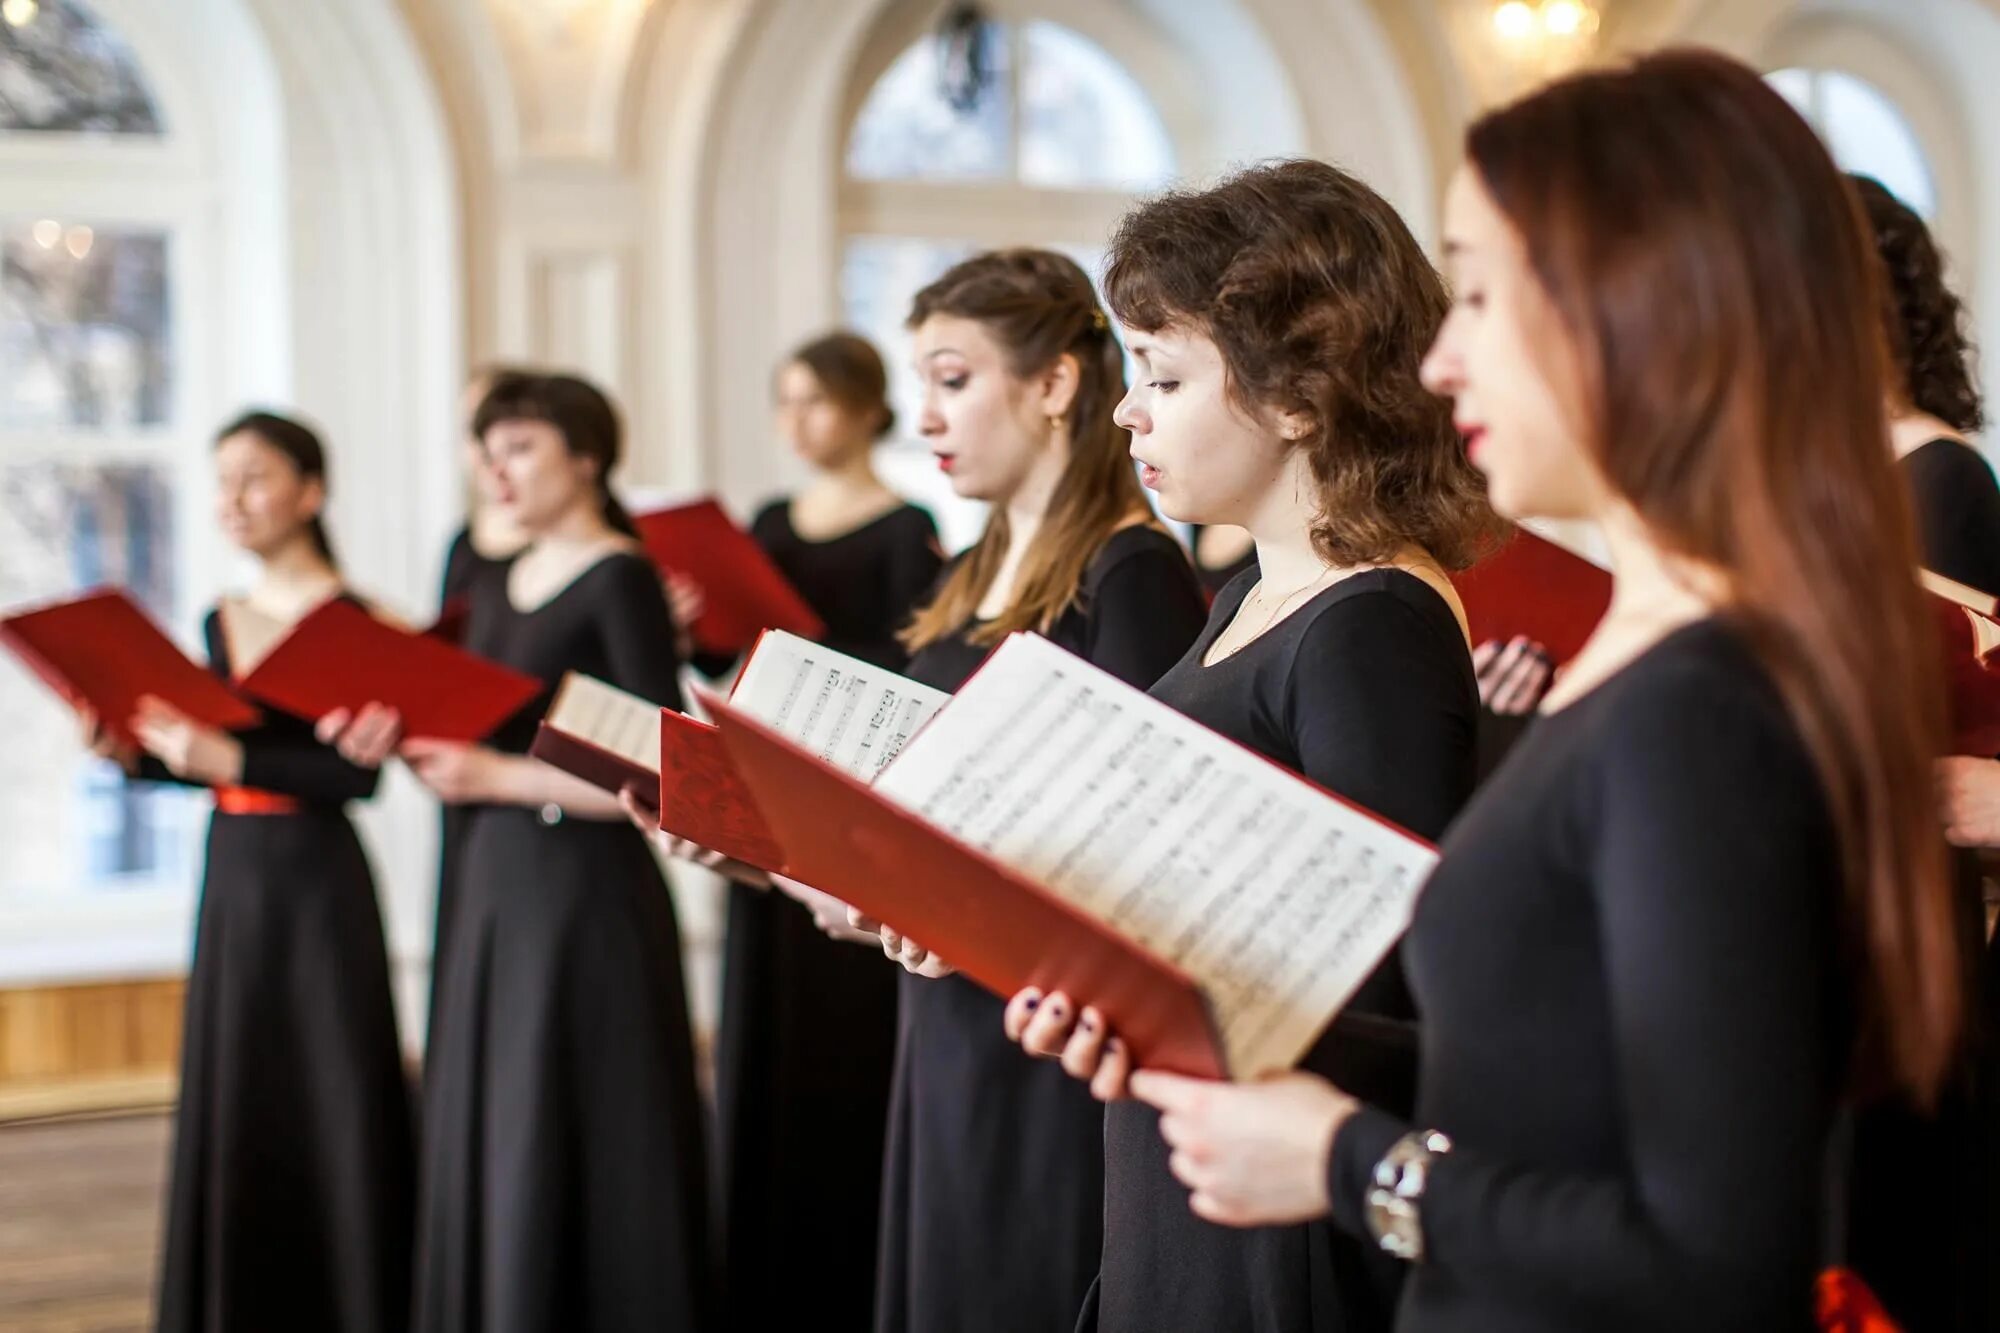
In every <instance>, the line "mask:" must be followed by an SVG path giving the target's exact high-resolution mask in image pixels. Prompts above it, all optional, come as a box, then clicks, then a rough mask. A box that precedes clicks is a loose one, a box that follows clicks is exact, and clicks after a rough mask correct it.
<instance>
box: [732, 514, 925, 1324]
mask: <svg viewBox="0 0 2000 1333" xmlns="http://www.w3.org/2000/svg"><path fill="white" fill-rule="evenodd" d="M750 532H751V535H752V536H753V537H755V538H756V539H757V542H758V544H759V545H761V546H762V547H763V548H764V549H765V550H766V551H767V552H769V553H770V555H771V558H772V560H773V561H774V562H775V563H776V564H777V566H778V568H779V569H781V570H783V571H784V574H785V577H786V578H787V579H789V580H790V581H791V583H792V586H793V587H795V588H797V589H798V590H799V592H800V593H801V594H802V595H803V596H804V597H805V599H806V601H807V603H808V604H809V605H811V607H812V608H813V610H814V611H816V612H818V613H819V616H820V618H821V619H822V620H824V621H825V622H826V627H827V634H826V639H825V642H826V643H827V644H828V645H829V646H831V647H833V648H835V649H837V650H838V651H840V652H843V653H847V654H849V655H851V656H854V657H859V658H861V659H863V660H864V661H868V662H873V663H876V664H877V665H879V666H884V667H888V668H890V669H891V670H894V671H901V670H903V669H904V667H905V666H906V665H907V663H906V661H905V657H904V653H903V649H902V646H901V645H900V644H899V643H897V642H896V632H897V631H898V630H899V629H901V628H902V627H903V625H905V624H906V623H907V622H908V621H909V618H910V612H911V611H912V610H913V609H914V607H915V605H916V603H917V601H918V599H919V598H921V597H922V596H923V595H924V593H925V592H926V591H927V590H929V588H930V587H931V585H932V584H933V583H934V582H935V581H936V579H937V573H938V567H939V565H940V564H941V563H942V558H941V557H940V556H939V554H938V547H937V529H936V527H935V526H934V525H933V524H932V522H931V517H930V515H929V514H927V513H925V512H924V511H923V510H921V509H918V508H916V507H914V506H912V505H904V506H902V507H901V508H899V509H896V510H893V511H891V512H890V513H887V514H885V515H883V516H882V517H880V518H878V519H875V520H874V521H872V522H870V523H867V524H864V525H862V526H861V527H859V528H856V529H854V530H853V531H851V532H848V533H844V534H842V535H841V536H838V537H835V538H833V539H832V540H830V541H808V540H806V539H805V538H803V537H801V536H799V534H798V532H797V531H796V530H795V529H794V528H793V527H792V522H791V510H790V506H789V505H788V504H787V503H784V502H779V503H777V504H773V505H770V506H768V507H767V508H765V509H764V510H763V511H762V512H761V513H759V514H758V515H757V518H756V521H755V522H754V523H752V524H751V528H750ZM726 940H727V943H726V946H725V952H724V960H723V971H722V1019H721V1024H720V1029H719V1031H718V1033H717V1039H716V1057H715V1058H716V1120H717V1133H716V1138H717V1152H718V1156H719V1159H720V1161H719V1167H718V1170H719V1175H720V1182H721V1183H720V1189H719V1193H720V1194H721V1200H720V1208H721V1213H722V1219H723V1245H724V1255H723V1272H724V1310H725V1312H726V1315H727V1320H728V1324H729V1326H730V1327H732V1328H740V1329H766V1328H773V1329H775V1328H806V1327H811V1328H814V1329H823V1330H826V1333H841V1331H842V1330H856V1331H857V1333H859V1331H860V1330H865V1329H867V1328H868V1327H869V1324H870V1311H871V1310H872V1308H873V1305H874V1295H875V1264H876V1245H875V1235H876V1226H877V1223H878V1218H879V1213H880V1207H881V1184H882V1172H881V1161H882V1143H883V1136H884V1133H885V1130H886V1126H887V1124H888V1117H889V1076H890V1069H891V1067H892V1065H893V1063H894V1060H895V1051H896V984H897V983H896V969H895V968H893V967H888V966H884V960H883V959H882V957H881V956H880V954H879V953H876V952H870V951H869V950H867V949H863V948H860V947H858V946H856V945H853V944H847V943H843V942H841V941H837V940H831V939H828V938H827V937H826V936H825V935H824V934H822V933H821V932H820V930H819V928H818V927H817V926H815V925H814V924H813V922H812V918H811V916H810V915H808V914H807V913H806V912H805V911H804V910H802V909H801V908H800V907H799V906H798V904H796V903H794V902H792V901H791V900H790V899H788V898H786V897H785V896H784V895H782V894H779V893H773V892H770V891H769V890H764V889H753V888H747V887H745V886H743V885H740V884H739V885H734V886H732V887H731V889H730V896H729V928H728V934H727V936H726Z"/></svg>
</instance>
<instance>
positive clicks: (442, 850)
mask: <svg viewBox="0 0 2000 1333" xmlns="http://www.w3.org/2000/svg"><path fill="white" fill-rule="evenodd" d="M505 563H506V562H505V561H501V560H491V559H488V558H487V557H486V556H483V555H481V554H479V551H478V550H477V548H475V547H474V546H473V544H472V529H471V528H469V527H466V528H460V529H459V530H458V535H457V536H456V537H453V538H452V539H451V549H450V550H449V551H447V552H446V553H445V558H444V585H443V587H442V588H441V589H440V591H439V594H438V605H439V607H440V608H444V609H450V608H452V607H453V606H454V605H457V606H459V607H461V608H462V607H463V606H464V604H465V603H466V602H467V601H468V599H469V598H470V597H471V595H472V585H473V583H474V582H475V581H476V580H477V579H478V578H479V576H480V574H481V571H483V570H489V569H495V568H498V567H499V566H501V565H503V564H505ZM468 813H469V812H468V811H467V810H466V809H465V808H464V807H463V806H457V805H447V806H445V807H444V809H443V812H442V814H441V815H440V817H439V824H440V826H439V830H438V890H437V916H436V920H435V924H434V925H433V926H432V929H431V993H430V1003H429V1005H428V1007H427V1008H426V1010H425V1015H426V1016H425V1020H424V1021H425V1025H426V1028H427V1029H434V1028H435V1027H436V1026H437V1013H438V973H439V972H440V970H441V968H440V966H439V963H440V961H441V960H442V959H443V958H444V955H445V940H446V937H447V936H449V935H450V933H451V909H452V902H453V896H452V891H453V886H454V885H456V884H457V882H458V875H457V870H456V863H457V856H458V847H459V843H460V842H461V840H463V838H464V837H465V821H466V817H467V815H468ZM424 1047H425V1050H426V1051H428V1050H429V1048H430V1041H429V1038H428V1037H426V1039H425V1042H424ZM429 1067H430V1066H429V1062H428V1060H426V1062H425V1069H426V1071H427V1072H428V1070H429Z"/></svg>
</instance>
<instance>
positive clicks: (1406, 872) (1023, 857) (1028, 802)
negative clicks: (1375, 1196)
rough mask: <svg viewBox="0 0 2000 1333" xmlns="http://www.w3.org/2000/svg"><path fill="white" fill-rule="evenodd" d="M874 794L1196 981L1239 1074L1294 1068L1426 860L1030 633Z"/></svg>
mask: <svg viewBox="0 0 2000 1333" xmlns="http://www.w3.org/2000/svg"><path fill="white" fill-rule="evenodd" d="M876 786H877V787H878V789H879V790H880V791H881V792H882V794H883V795H884V796H886V797H888V798H889V799H890V800H892V801H895V802H896V803H898V804H899V805H902V806H904V807H905V808H906V809H909V810H912V811H915V812H916V813H918V814H921V815H922V816H923V817H924V818H926V819H928V820H930V821H931V822H932V823H934V824H936V825H937V826H938V827H940V828H942V829H944V830H946V831H947V832H949V833H951V834H953V835H954V836H956V837H958V838H959V839H960V840H961V841H964V842H967V843H969V844H971V845H972V846H974V847H977V848H979V849H980V850H982V851H984V852H986V853H987V854H988V855H990V856H992V857H993V858H994V859H996V860H998V861H1000V862H1001V863H1002V864H1004V865H1006V866H1008V867H1009V868H1011V869H1013V870H1016V871H1018V872H1020V873H1022V874H1025V875H1027V876H1028V877H1030V878H1032V879H1034V880H1035V881H1036V882H1037V883H1040V884H1042V885H1045V886H1046V887H1048V888H1050V889H1052V890H1054V891H1055V892H1056V893H1058V894H1060V895H1061V896H1062V897H1064V898H1065V899H1067V900H1069V901H1070V902H1072V903H1073V904H1075V905H1076V906H1078V907H1080V908H1082V909H1083V910H1085V911H1087V912H1090V913H1091V914H1093V915H1094V916H1096V917H1098V918H1099V919H1100V920H1102V921H1105V922H1107V923H1108V924H1110V925H1112V926H1113V927H1115V928H1116V929H1117V930H1118V931H1119V932H1120V933H1121V934H1124V935H1126V936H1129V937H1130V938H1132V939H1134V940H1136V941H1137V942H1138V943H1140V944H1141V945H1143V946H1145V947H1146V948H1147V949H1149V950H1151V951H1152V952H1153V953H1155V954H1157V955H1158V956H1160V957H1162V958H1164V959H1166V960H1167V961H1169V962H1171V963H1173V964H1175V965H1176V966H1178V967H1180V968H1181V969H1182V970H1183V971H1185V972H1186V973H1188V975H1190V976H1191V977H1193V978H1194V979H1195V981H1196V982H1197V983H1199V984H1200V986H1201V988H1202V990H1203V992H1204V993H1205V994H1206V995H1207V996H1208V999H1209V1003H1210V1006H1211V1008H1212V1010H1213V1012H1214V1015H1215V1019H1216V1024H1217V1027H1218V1028H1219V1029H1220V1032H1221V1037H1222V1044H1223V1050H1224V1053H1225V1056H1226V1058H1227V1060H1228V1064H1229V1069H1230V1072H1231V1075H1232V1076H1233V1077H1236V1078H1250V1077H1254V1076H1256V1075H1258V1074H1261V1073H1264V1072H1267V1071H1270V1070H1275V1069H1286V1068H1290V1067H1291V1066H1292V1065H1294V1064H1296V1063H1297V1062H1298V1060H1299V1058H1300V1057H1301V1056H1302V1055H1304V1054H1305V1052H1306V1050H1307V1049H1308V1048H1309V1047H1310V1046H1311V1045H1312V1043H1313V1041H1314V1039H1315V1038H1317V1037H1318V1035H1319V1033H1320V1031H1321V1030H1322V1029H1323V1028H1324V1027H1325V1026H1326V1024H1327V1022H1328V1021H1329V1020H1330V1019H1331V1018H1332V1017H1333V1015H1334V1014H1335V1013H1336V1012H1337V1011H1338V1009H1339V1007H1340V1006H1341V1005H1342V1004H1344V1003H1346V1001H1347V999H1348V998H1349V997H1350V996H1351V995H1352V994H1353V993H1354V991H1355V989H1356V988H1357V987H1359V986H1360V984H1361V983H1362V982H1363V981H1364V980H1366V979H1367V976H1368V974H1369V973H1370V972H1371V971H1373V970H1374V968H1375V965H1376V964H1377V963H1378V962H1380V961H1381V959H1382V957H1383V956H1384V955H1385V954H1386V953H1387V952H1388V951H1389V949H1390V947H1391V946H1392V945H1394V943H1395V941H1396V940H1397V938H1398V937H1400V936H1401V934H1402V933H1403V931H1404V929H1406V928H1407V926H1408V925H1409V918H1410V913H1411V911H1412V909H1413V908H1414V907H1415V905H1416V896H1417V891H1418V889H1419V887H1420V886H1421V885H1422V883H1423V881H1424V880H1425V878H1426V877H1427V876H1428V875H1429V873H1430V869H1431V867H1432V866H1433V865H1434V864H1435V863H1436V861H1437V854H1436V852H1435V851H1433V850H1432V849H1430V848H1429V847H1427V846H1425V845H1424V844H1422V843H1420V842H1418V841H1416V840H1415V839H1413V838H1410V837H1408V836H1406V835H1404V834H1401V833H1398V832H1396V831H1395V830H1393V829H1390V828H1388V827H1386V826H1384V825H1382V824H1381V823H1378V822H1377V821H1375V820H1373V819H1371V818H1369V817H1367V816H1366V815H1363V814H1361V813H1359V812H1357V811H1356V810H1355V809H1354V808H1353V807H1351V806H1348V805H1345V804H1343V803H1342V802H1340V801H1337V800H1335V799H1334V798H1333V797H1331V796H1329V795H1327V794H1326V793H1325V792H1323V791H1321V790H1319V789H1318V788H1316V787H1314V786H1312V785H1311V784H1310V783H1308V782H1305V781H1304V780H1302V779H1300V778H1299V777H1297V776H1295V775H1294V774H1291V773H1289V772H1287V771H1285V770H1284V769H1281V768H1279V767H1278V766H1276V765H1275V764H1272V763H1269V762H1267V761H1266V760H1264V759H1263V758H1262V757H1260V756H1258V755H1256V754H1253V753H1252V752H1250V751H1249V750H1246V749H1244V748H1243V747H1241V746H1239V745H1237V744H1236V743H1235V742H1233V741H1230V740H1228V739H1226V738H1224V737H1222V736H1219V735H1217V734H1216V733H1215V732H1212V731H1210V730H1209V729H1208V728H1206V727H1204V726H1202V725H1201V724H1200V723H1197V722H1194V721H1192V720H1191V719H1189V718H1187V717H1184V716H1182V715H1181V714H1179V713H1177V712H1175V711H1174V710H1173V709H1171V708H1169V707H1167V706H1166V705H1165V704H1163V703H1160V702H1159V701H1157V700H1155V699H1150V698H1148V697H1146V696H1145V695H1144V694H1142V693H1141V692H1139V691H1138V690H1135V689H1133V688H1132V687H1131V686H1129V685H1126V684H1125V683H1123V682H1122V681H1119V680H1117V679H1116V678H1114V677H1112V676H1110V675H1108V674H1107V673H1105V672H1103V671H1100V670H1098V669H1097V668H1096V667H1093V666H1091V665H1090V664H1089V663H1087V662H1084V661H1083V660H1081V659H1080V658H1077V657H1075V656H1073V655H1072V654H1070V653H1067V652H1064V651H1063V650H1062V649H1060V648H1058V647H1056V646H1055V645H1054V644H1052V643H1050V642H1049V641H1048V640H1046V639H1042V638H1039V637H1037V636H1033V635H1016V636H1014V637H1013V638H1011V639H1009V640H1008V641H1007V642H1006V643H1005V644H1003V645H1002V646H1001V647H1000V649H999V651H998V652H996V653H995V654H994V655H993V656H992V657H991V658H989V659H988V660H987V662H986V665H985V666H984V667H982V668H981V669H980V670H979V672H978V674H976V675H975V676H974V677H973V678H972V679H971V681H969V682H968V683H967V684H966V685H965V687H964V688H962V689H961V690H960V691H959V692H958V694H957V695H956V696H955V697H954V698H953V700H952V705H951V707H950V708H949V709H946V710H945V711H944V712H942V713H941V714H939V715H938V717H937V719H936V720H935V721H934V722H932V724H931V725H930V726H929V727H927V728H926V729H925V730H924V733H923V735H922V736H921V737H920V738H919V739H918V740H917V741H915V742H914V743H913V744H912V745H911V746H910V747H909V749H908V750H907V751H905V752H904V754H903V757H902V758H901V759H900V760H898V761H897V762H896V763H895V765H894V766H892V767H891V768H890V769H889V770H888V771H887V772H886V773H884V774H883V775H882V777H881V779H880V780H879V781H878V782H877V783H876ZM938 889H939V891H940V892H949V891H950V886H949V885H939V886H938ZM1079 998H1080V999H1086V1000H1087V999H1088V997H1079Z"/></svg>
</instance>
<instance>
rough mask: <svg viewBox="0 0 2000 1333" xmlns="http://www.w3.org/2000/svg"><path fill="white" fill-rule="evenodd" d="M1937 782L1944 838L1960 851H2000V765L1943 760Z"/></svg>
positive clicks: (1984, 760)
mask: <svg viewBox="0 0 2000 1333" xmlns="http://www.w3.org/2000/svg"><path fill="white" fill-rule="evenodd" d="M1937 779H1938V800H1939V802H1940V803H1941V804H1942V805H1943V807H1944V835H1945V837H1946V838H1948V839H1950V840H1951V842H1952V844H1953V845H1954V846H1958V847H2000V761H1996V760H1992V759H1968V758H1965V757H1964V756H1953V757H1952V758H1949V759H1940V760H1938V761H1937Z"/></svg>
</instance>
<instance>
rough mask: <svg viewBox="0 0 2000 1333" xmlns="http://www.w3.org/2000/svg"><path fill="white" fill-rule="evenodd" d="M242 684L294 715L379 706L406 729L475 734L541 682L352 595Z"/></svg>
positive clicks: (314, 618)
mask: <svg viewBox="0 0 2000 1333" xmlns="http://www.w3.org/2000/svg"><path fill="white" fill-rule="evenodd" d="M241 687H242V689H243V691H244V692H245V693H247V694H250V695H252V696H254V697H256V698H258V699H262V700H263V701H264V702H266V703H268V704H271V705H273V706H274V707H277V708H282V709H284V710H285V711H286V712H288V713H293V714H296V715H297V716H299V717H303V718H320V717H324V716H326V715H327V714H328V713H331V712H333V711H335V710H336V709H342V708H347V709H354V708H359V707H361V706H362V705H363V704H366V703H371V702H372V703H382V704H387V705H388V706H389V707H391V708H394V709H395V710H396V711H397V712H398V713H400V714H401V715H402V719H403V734H404V735H405V736H410V737H421V738H425V739H430V740H445V741H466V742H472V741H478V740H483V739H485V738H486V737H487V736H488V735H490V734H491V733H492V732H493V731H494V730H495V729H496V728H498V727H499V726H500V725H501V724H502V723H504V722H505V721H507V719H509V718H511V717H513V716H514V714H516V713H518V712H520V711H521V709H523V708H524V707H526V706H527V705H528V703H529V702H530V701H532V700H533V699H534V698H535V697H536V696H537V695H538V694H540V693H541V691H542V683H541V681H539V680H537V679H536V678H535V677H533V676H530V675H527V674H526V673H524V672H520V671H515V670H513V669H512V668H510V667H504V666H501V665H500V664H499V663H497V662H490V661H488V660H486V659H485V658H483V657H476V656H474V655H473V654H471V653H468V652H466V651H464V650H463V649H460V648H455V647H453V646H452V645H451V644H449V643H445V642H443V641H442V640H440V639H437V638H434V637H432V636H430V635H428V634H425V633H422V632H419V631H416V630H411V629H404V628H401V627H399V626H396V625H392V624H389V623H388V622H386V621H384V620H382V619H380V618H378V617H376V616H373V615H371V614H369V613H368V612H367V611H365V610H363V609H362V608H360V607H359V606H356V605H354V604H353V603H352V602H348V601H330V602H327V603H326V604H324V605H323V606H320V607H318V608H317V609H315V610H314V611H312V612H310V613H309V614H308V615H306V616H305V617H304V618H303V619H301V620H300V621H299V622H298V623H297V624H295V625H293V626H292V627H291V629H290V630H289V631H287V632H286V633H285V634H284V635H283V636H282V637H281V638H280V639H279V640H278V641H277V642H276V644H274V645H273V646H272V647H271V648H270V649H269V651H267V652H265V653H264V654H263V656H262V658H261V660H259V661H258V662H257V664H256V666H255V667H253V668H251V670H250V671H249V672H248V674H246V675H244V676H242V678H241Z"/></svg>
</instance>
